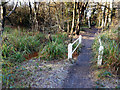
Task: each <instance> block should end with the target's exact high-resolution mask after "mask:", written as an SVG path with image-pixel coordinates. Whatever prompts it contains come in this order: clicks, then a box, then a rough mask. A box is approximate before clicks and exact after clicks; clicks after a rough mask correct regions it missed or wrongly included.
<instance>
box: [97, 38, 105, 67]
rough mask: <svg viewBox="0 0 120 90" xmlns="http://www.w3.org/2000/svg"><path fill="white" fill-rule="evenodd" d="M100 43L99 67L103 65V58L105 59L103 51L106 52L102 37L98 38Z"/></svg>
mask: <svg viewBox="0 0 120 90" xmlns="http://www.w3.org/2000/svg"><path fill="white" fill-rule="evenodd" d="M98 40H99V43H100V47H99V54H98V62H97V64H98V66H100V65H102V57H103V51H104V47H103V46H102V42H101V39H100V37H98Z"/></svg>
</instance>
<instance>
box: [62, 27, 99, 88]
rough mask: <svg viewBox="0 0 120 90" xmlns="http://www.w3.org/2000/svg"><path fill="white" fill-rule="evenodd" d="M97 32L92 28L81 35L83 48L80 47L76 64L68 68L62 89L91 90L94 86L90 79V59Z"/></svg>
mask: <svg viewBox="0 0 120 90" xmlns="http://www.w3.org/2000/svg"><path fill="white" fill-rule="evenodd" d="M88 31H89V32H88ZM97 31H98V30H97V29H96V28H93V29H92V30H86V33H84V34H83V35H82V36H83V41H82V44H83V45H84V47H82V50H81V53H80V55H79V56H78V60H77V62H76V63H75V64H74V65H73V66H71V67H70V69H69V73H68V76H67V77H66V79H65V81H64V84H63V88H92V87H93V86H94V84H93V82H92V79H91V71H90V59H92V53H91V52H92V50H91V46H92V43H93V40H94V36H95V33H96V32H97Z"/></svg>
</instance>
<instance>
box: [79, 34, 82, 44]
mask: <svg viewBox="0 0 120 90" xmlns="http://www.w3.org/2000/svg"><path fill="white" fill-rule="evenodd" d="M81 42H82V36H81V35H80V36H79V44H81Z"/></svg>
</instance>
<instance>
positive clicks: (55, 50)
mask: <svg viewBox="0 0 120 90" xmlns="http://www.w3.org/2000/svg"><path fill="white" fill-rule="evenodd" d="M65 37H66V36H64V34H63V35H61V34H60V35H54V36H53V37H52V40H53V41H52V42H48V44H47V45H46V46H45V47H44V48H43V50H42V52H41V51H40V55H42V56H43V57H45V58H46V59H49V60H50V59H58V58H63V57H65V56H66V53H67V45H65V44H64V42H63V40H65Z"/></svg>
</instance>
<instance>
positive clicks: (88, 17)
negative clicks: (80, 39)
mask: <svg viewBox="0 0 120 90" xmlns="http://www.w3.org/2000/svg"><path fill="white" fill-rule="evenodd" d="M88 26H89V28H90V17H88Z"/></svg>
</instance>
